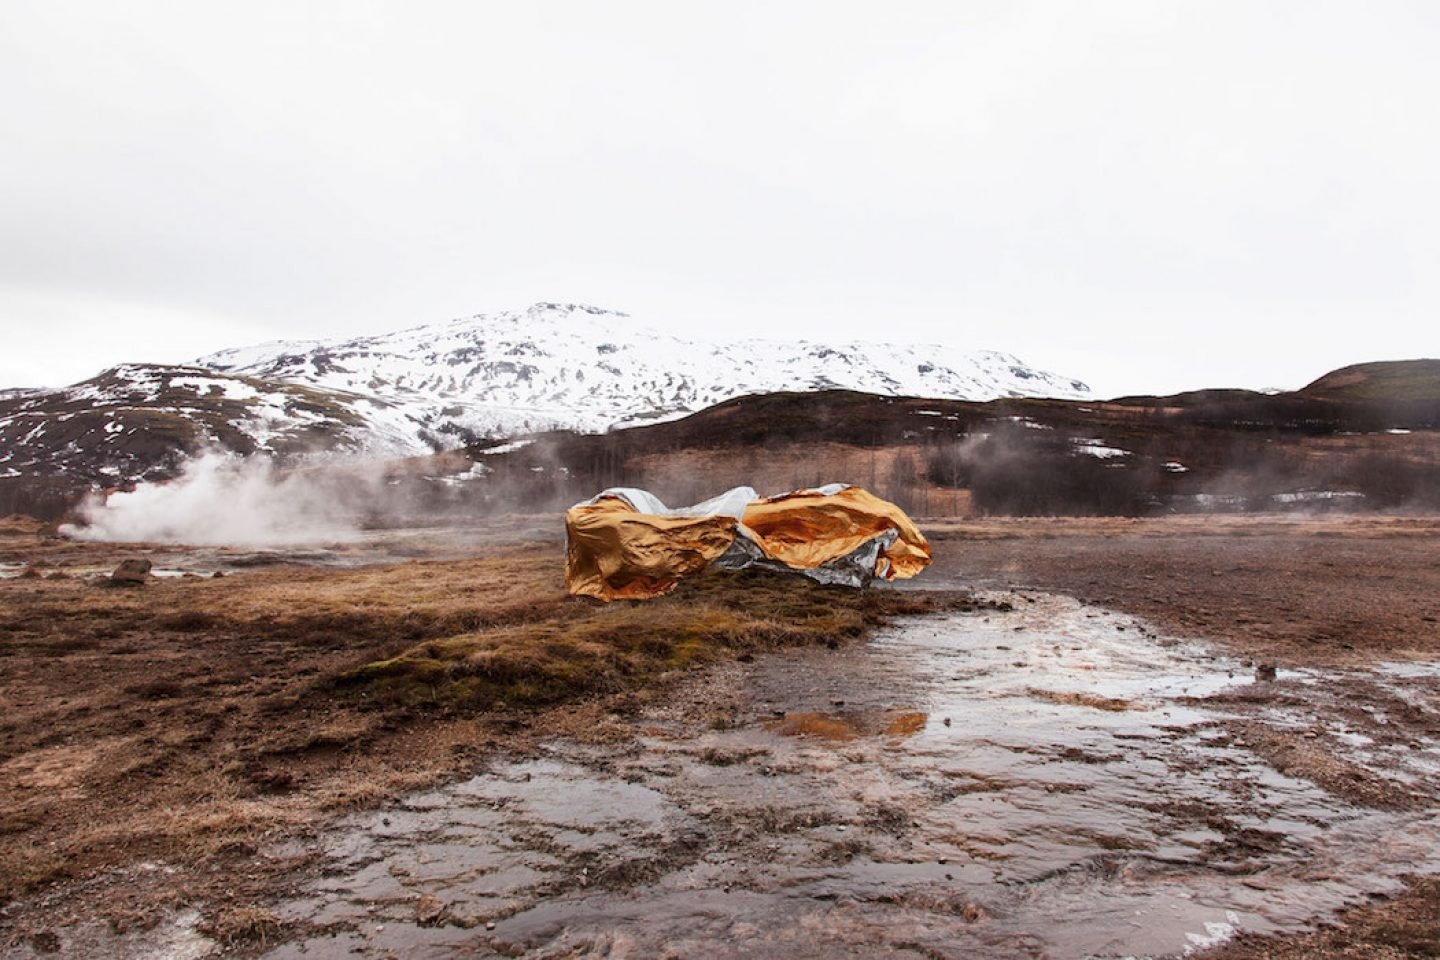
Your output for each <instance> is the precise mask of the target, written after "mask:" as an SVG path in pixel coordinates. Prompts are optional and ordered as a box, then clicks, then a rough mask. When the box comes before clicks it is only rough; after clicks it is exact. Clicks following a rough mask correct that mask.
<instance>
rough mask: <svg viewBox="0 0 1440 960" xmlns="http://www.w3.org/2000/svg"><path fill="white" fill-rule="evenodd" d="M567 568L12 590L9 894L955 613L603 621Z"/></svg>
mask: <svg viewBox="0 0 1440 960" xmlns="http://www.w3.org/2000/svg"><path fill="white" fill-rule="evenodd" d="M561 562H562V557H561V556H560V555H559V552H558V551H555V550H554V549H553V548H549V547H547V548H545V549H544V550H540V551H537V550H528V551H513V550H512V551H507V552H502V553H500V554H498V555H493V556H487V557H484V558H480V559H473V560H468V561H453V562H434V563H407V564H401V565H390V566H382V567H367V568H363V569H351V570H334V569H329V570H321V569H301V568H294V567H281V568H270V569H264V570H255V571H248V572H244V573H240V574H235V575H232V576H228V577H224V578H219V579H215V578H173V579H166V580H151V581H150V582H149V583H147V584H145V585H144V586H141V587H132V588H114V587H111V588H107V587H104V586H101V585H99V582H97V581H93V580H84V579H80V578H68V579H62V580H52V579H45V578H37V579H10V580H3V581H0V665H3V671H0V672H3V676H4V682H3V689H0V694H3V697H4V699H5V702H6V704H7V709H6V712H5V714H4V716H3V718H0V794H3V795H4V796H6V797H7V803H6V806H5V809H4V811H3V814H0V834H3V839H4V845H3V848H0V849H3V853H0V899H8V898H10V897H14V896H16V895H17V894H20V893H23V892H25V891H27V890H31V889H34V888H35V887H37V886H38V885H41V884H45V883H47V882H50V881H53V880H56V879H59V878H62V877H67V876H81V875H85V874H88V873H91V872H93V871H95V870H97V869H100V868H104V867H107V866H111V865H116V864H122V863H126V862H133V861H135V860H137V859H140V858H147V857H158V858H164V859H169V860H178V861H182V862H184V861H194V860H196V859H199V858H221V859H223V858H224V857H226V856H239V857H242V858H243V857H244V856H246V855H247V851H252V848H253V845H254V843H255V840H256V838H257V837H258V836H260V835H261V834H263V833H265V832H266V831H270V830H273V829H276V828H284V829H295V828H299V827H302V826H304V825H305V824H307V823H310V822H311V821H312V820H314V818H316V817H317V816H321V815H323V814H324V813H325V812H326V811H330V810H335V809H343V808H345V807H347V806H351V805H355V804H361V803H371V802H374V801H376V800H378V799H380V798H382V797H384V796H387V795H389V794H391V793H393V792H395V791H398V790H403V789H413V788H414V787H416V786H418V785H420V784H422V783H425V782H427V781H428V780H431V779H433V778H435V777H436V776H441V775H444V774H446V773H448V772H450V771H452V770H453V769H454V768H455V764H456V763H457V762H460V761H463V759H464V758H465V757H466V756H467V755H471V756H473V753H474V751H475V750H476V749H478V748H480V746H481V745H483V744H485V743H487V742H494V739H495V736H496V735H497V733H498V732H500V731H503V730H507V729H509V728H510V727H511V726H513V725H514V723H515V721H514V720H513V717H514V716H515V711H517V710H520V709H525V708H534V707H538V706H544V705H551V704H556V703H559V702H562V701H565V700H573V699H575V698H579V697H584V696H588V695H593V694H606V693H616V692H619V691H622V690H626V689H631V688H634V687H636V686H637V685H639V684H642V683H650V682H654V681H657V680H663V679H664V677H665V676H667V675H672V674H676V672H677V671H683V670H685V669H686V668H688V667H690V666H692V665H695V664H699V663H703V662H706V661H709V660H713V659H715V658H717V657H722V656H735V655H737V654H739V653H742V652H745V651H750V650H756V649H760V648H765V647H771V646H777V645H781V644H794V643H806V644H810V643H828V644H838V643H841V642H844V641H846V640H848V639H850V638H854V637H858V636H861V635H863V634H864V633H865V632H866V631H867V630H868V629H869V628H870V627H871V626H873V625H875V624H877V623H881V622H884V621H885V620H886V619H887V618H888V617H890V616H893V615H896V614H901V613H918V612H923V611H926V610H929V609H935V608H936V607H937V606H939V605H942V604H944V603H948V602H950V601H948V600H946V599H944V598H940V597H938V596H934V595H926V594H920V593H899V592H894V591H874V592H866V593H858V592H853V591H844V590H841V589H839V588H826V587H821V586H818V585H816V584H813V583H811V582H809V581H806V580H803V579H799V578H783V577H778V576H774V575H763V574H729V575H724V574H717V575H714V576H707V577H701V578H699V579H697V580H696V581H694V582H692V583H686V584H684V585H682V587H681V588H680V589H679V590H678V591H676V593H674V594H672V595H671V596H668V597H665V598H661V599H660V600H657V601H652V602H650V603H648V604H646V605H644V606H632V605H627V604H618V603H617V604H612V605H608V606H606V605H599V604H593V603H588V602H581V601H577V600H574V599H572V598H570V597H568V596H566V595H565V594H564V592H563V589H562V587H561ZM420 716H425V717H426V718H427V722H426V723H423V724H416V723H413V722H412V721H413V720H414V719H415V718H417V717H420ZM230 926H233V927H235V931H231V932H227V934H226V935H227V936H237V937H238V936H242V935H243V936H249V935H250V934H249V933H245V932H244V930H246V929H249V927H246V925H245V924H243V923H238V922H237V923H236V924H231V925H230ZM250 926H251V927H254V926H255V925H254V924H251V925H250ZM255 929H256V930H261V931H262V932H263V925H261V926H260V927H255ZM228 930H229V927H228V926H227V931H228ZM257 935H258V934H257Z"/></svg>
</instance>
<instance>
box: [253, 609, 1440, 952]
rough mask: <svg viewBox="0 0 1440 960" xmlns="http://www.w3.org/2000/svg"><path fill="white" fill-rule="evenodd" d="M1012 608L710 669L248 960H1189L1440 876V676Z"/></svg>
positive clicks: (370, 838)
mask: <svg viewBox="0 0 1440 960" xmlns="http://www.w3.org/2000/svg"><path fill="white" fill-rule="evenodd" d="M1003 599H1004V600H1005V601H1006V602H1007V603H1008V604H1009V605H1010V607H1011V608H1012V609H1010V610H1008V611H1004V610H982V611H979V612H976V613H972V614H956V615H950V616H947V617H945V618H939V619H927V620H921V621H912V622H909V623H907V624H905V625H903V626H900V627H895V628H890V629H887V630H885V631H882V632H881V633H880V634H879V635H877V636H876V637H875V638H874V639H872V640H871V641H870V642H868V643H864V644H859V645H855V646H853V647H844V648H841V649H838V650H833V651H832V650H824V649H815V650H802V651H789V652H785V653H779V654H773V655H765V656H761V657H758V658H756V659H754V660H753V661H751V662H747V663H734V664H730V665H726V666H723V667H720V668H718V669H712V670H710V671H707V672H706V673H705V674H704V677H703V679H698V680H696V681H695V682H693V683H691V684H688V685H687V686H685V687H684V688H682V689H680V690H677V691H676V693H675V695H674V696H672V697H670V698H669V699H668V700H667V701H665V702H664V704H663V705H662V706H658V707H650V708H647V709H645V710H644V711H642V712H641V713H640V714H639V715H638V716H635V717H631V718H626V721H627V722H628V724H629V725H630V727H631V728H632V730H633V733H634V735H633V736H631V737H611V736H600V735H595V736H586V735H583V733H582V735H580V736H571V737H556V738H550V739H541V740H539V741H537V742H536V743H535V744H534V746H533V748H532V749H531V750H529V751H528V752H527V753H526V754H525V755H510V756H504V757H499V758H496V759H494V760H491V761H488V762H487V763H486V765H485V766H484V768H483V769H481V770H480V771H478V772H477V773H476V775H475V776H473V777H470V778H468V779H464V780H460V781H457V782H454V783H452V784H450V785H448V786H444V787H440V788H438V789H433V790H428V791H425V792H421V793H418V794H413V795H410V796H408V797H406V798H405V799H403V800H402V801H400V802H398V803H394V804H391V805H387V806H385V807H382V808H380V809H376V810H371V811H367V812H364V813H359V814H355V815H352V816H350V817H348V818H346V819H344V820H342V821H341V822H339V823H338V824H337V825H336V826H335V827H334V828H333V829H331V830H329V831H327V832H325V833H324V834H322V835H321V836H320V838H319V839H318V840H317V841H316V842H315V844H314V849H312V850H311V851H309V852H310V853H313V854H316V855H317V856H316V858H315V860H314V863H315V866H313V867H311V868H310V869H309V871H308V872H307V874H306V875H305V877H303V878H301V881H300V882H299V884H298V885H297V887H296V888H295V889H296V893H295V895H294V896H291V897H288V898H286V899H283V900H281V901H279V902H276V903H272V904H270V905H269V906H268V908H267V909H268V911H269V915H270V917H271V918H273V923H274V941H275V942H273V943H266V944H264V945H263V946H262V945H258V944H257V945H252V947H251V949H250V951H247V952H255V953H261V954H263V955H265V956H270V957H341V956H372V957H386V956H406V957H451V956H522V955H523V956H535V957H571V956H611V957H627V956H631V957H654V956H675V957H688V956H749V957H754V956H761V957H764V956H773V957H797V956H800V957H803V956H817V957H818V956H826V957H832V956H875V955H879V954H886V955H895V956H915V957H1014V956H1035V957H1041V956H1044V957H1085V956H1101V957H1105V956H1174V955H1184V954H1189V953H1193V952H1195V951H1199V950H1203V949H1205V948H1208V947H1211V946H1215V945H1217V944H1221V943H1223V942H1225V941H1226V940H1227V939H1228V938H1230V937H1231V936H1232V935H1233V934H1235V933H1236V932H1237V931H1250V932H1258V933H1267V932H1275V931H1282V932H1283V931H1295V930H1303V929H1306V928H1308V927H1311V926H1313V925H1315V924H1316V923H1317V922H1320V921H1322V920H1324V919H1326V918H1327V917H1329V916H1331V915H1332V914H1334V912H1335V911H1337V910H1339V909H1341V908H1344V907H1346V906H1349V905H1352V904H1356V903H1359V902H1362V901H1363V900H1365V899H1366V898H1368V897H1370V896H1373V895H1376V894H1392V893H1395V892H1397V891H1399V890H1400V889H1401V888H1402V886H1403V878H1404V877H1407V876H1412V875H1420V874H1427V873H1433V872H1437V871H1440V809H1437V806H1436V799H1437V798H1436V784H1437V783H1440V729H1437V727H1436V718H1437V716H1440V692H1437V690H1440V684H1437V679H1440V670H1437V669H1436V666H1435V664H1433V663H1425V662H1407V663H1395V664H1379V665H1371V666H1367V667H1358V668H1354V669H1345V670H1339V669H1331V670H1321V669H1304V670H1286V669H1283V668H1282V669H1281V670H1280V671H1279V672H1278V675H1277V676H1276V678H1275V679H1274V680H1268V679H1265V680H1257V679H1256V670H1255V665H1254V664H1253V663H1246V662H1244V661H1242V660H1240V659H1235V658H1231V657H1226V656H1222V655H1220V654H1219V653H1217V652H1215V651H1214V650H1212V649H1209V648H1207V647H1205V646H1202V645H1199V644H1196V643H1193V642H1189V641H1186V640H1184V639H1183V638H1176V637H1171V636H1164V635H1160V634H1158V633H1157V632H1156V631H1155V630H1153V629H1152V628H1151V627H1149V626H1148V625H1147V624H1146V623H1145V622H1144V621H1141V620H1137V619H1135V618H1132V617H1129V616H1126V615H1122V614H1116V613H1112V612H1109V611H1106V610H1103V609H1100V608H1096V607H1089V606H1085V605H1083V604H1081V603H1079V602H1077V601H1074V600H1070V599H1067V598H1064V597H1060V596H1055V595H1049V594H1042V593H1037V592H1029V593H1023V594H1015V595H1010V596H1008V597H1005V598H1003ZM294 852H295V851H293V850H276V851H273V853H274V855H275V856H285V855H288V854H293V853H294Z"/></svg>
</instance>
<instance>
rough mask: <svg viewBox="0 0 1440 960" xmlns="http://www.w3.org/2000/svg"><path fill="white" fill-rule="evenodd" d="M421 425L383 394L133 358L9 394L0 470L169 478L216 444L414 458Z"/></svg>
mask: <svg viewBox="0 0 1440 960" xmlns="http://www.w3.org/2000/svg"><path fill="white" fill-rule="evenodd" d="M417 429H418V428H417V425H416V424H415V423H414V422H412V421H410V420H409V419H408V418H407V417H406V415H405V413H404V412H403V411H402V410H400V409H399V408H397V407H396V406H395V405H393V404H390V403H387V402H386V401H385V400H384V399H383V398H378V397H374V396H368V395H367V396H358V395H353V394H346V393H344V392H341V391H333V390H321V389H317V388H315V387H310V386H306V385H303V384H295V383H282V382H279V381H274V380H265V379H261V378H257V377H246V376H242V375H234V374H222V373H217V372H216V371H214V370H209V369H206V368H203V367H193V366H160V365H155V364H124V365H121V366H118V367H113V368H111V369H109V370H106V371H105V372H104V373H102V374H100V375H99V376H97V377H94V378H92V379H90V380H86V381H83V382H82V383H77V384H75V385H74V386H70V387H64V388H61V389H58V390H23V391H10V392H9V394H8V395H5V396H0V480H4V479H10V478H14V477H25V476H51V477H64V478H67V479H69V480H73V481H76V482H85V483H91V484H96V485H100V486H105V485H113V484H117V483H122V482H128V481H132V480H140V479H150V478H163V477H167V476H169V475H171V474H172V473H173V472H174V470H175V469H176V468H177V467H178V465H179V464H180V462H181V461H182V460H184V459H185V458H186V457H187V456H190V455H193V454H195V453H198V452H200V451H201V450H204V449H210V448H218V449H224V450H233V451H235V452H237V453H241V454H247V455H248V454H252V453H261V454H265V455H269V456H274V457H279V458H282V459H293V458H297V457H302V456H304V455H306V454H309V453H317V452H318V453H323V454H325V455H327V456H329V455H333V454H342V455H343V454H354V455H357V456H381V457H383V456H403V455H406V454H410V453H413V452H415V451H416V450H417V449H424V450H426V451H428V450H429V449H430V447H429V446H426V445H425V444H424V441H423V439H422V438H421V436H420V435H419V434H417ZM432 439H433V440H434V444H435V445H445V444H444V440H443V439H442V438H432ZM459 442H460V441H459V440H452V441H451V444H450V445H458V444H459Z"/></svg>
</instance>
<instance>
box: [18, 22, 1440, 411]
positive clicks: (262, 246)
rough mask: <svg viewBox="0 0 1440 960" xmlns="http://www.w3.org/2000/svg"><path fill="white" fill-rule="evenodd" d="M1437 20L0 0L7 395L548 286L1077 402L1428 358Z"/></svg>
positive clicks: (543, 293) (354, 329) (458, 310)
mask: <svg viewBox="0 0 1440 960" xmlns="http://www.w3.org/2000/svg"><path fill="white" fill-rule="evenodd" d="M1437 50H1440V3H1434V2H1430V0H1417V2H1414V3H1401V2H1388V3H1387V2H1383V0H1354V2H1350V3H1324V2H1317V0H1297V2H1293V3H1270V2H1260V0H1242V2H1236V3H1223V2H1216V0H1203V2H1164V0H1136V2H1089V3H1073V2H1063V3H1062V2H1054V3H1026V2H1017V0H1004V2H993V3H992V2H973V0H971V2H966V0H946V2H939V3H933V4H932V3H918V2H910V3H894V4H874V3H866V4H849V3H839V2H835V0H824V2H814V3H799V2H793V3H786V2H777V0H769V2H764V3H760V2H755V3H749V2H736V0H727V2H724V3H718V2H716V3H709V4H699V3H675V2H673V0H665V2H656V3H624V2H608V3H594V2H574V3H561V2H519V3H517V2H506V3H500V2H489V3H487V2H466V3H460V2H456V3H426V2H416V0H407V2H396V3H366V2H357V0H344V2H334V3H303V2H295V0H284V2H278V3H269V2H261V0H246V2H243V3H241V2H234V3H196V2H193V0H180V2H174V3H149V2H137V0H127V2H124V3H115V2H112V0H105V2H93V3H76V2H65V0H36V2H30V0H4V2H3V3H0V325H3V326H0V329H3V340H0V386H6V385H22V384H23V385H32V384H42V383H43V384H59V383H65V382H70V381H74V380H77V379H80V378H83V377H86V376H90V375H92V374H94V373H95V372H97V371H98V370H99V369H101V368H103V367H105V366H108V365H111V364H114V363H117V362H121V361H127V360H152V361H167V362H168V361H180V360H184V359H188V358H192V357H195V356H197V355H199V354H202V353H205V352H209V351H212V350H216V349H220V348H223V347H227V346H236V345H241V344H245V343H249V342H254V341H258V340H265V339H273V338H278V337H297V338H298V337H335V336H349V335H358V334H365V333H379V332H384V331H388V330H392V329H397V328H400V327H405V326H413V325H415V324H419V323H425V322H430V321H438V320H443V319H446V318H449V317H453V316H459V315H465V314H471V313H477V312H486V311H493V310H502V309H507V308H519V307H523V306H525V305H527V304H529V303H531V302H534V301H536V300H565V301H580V302H586V303H593V304H596V305H600V306H605V307H610V308H614V309H620V310H626V311H629V312H631V313H634V314H637V315H640V316H643V317H645V318H647V319H650V320H653V321H655V322H656V323H657V324H662V325H664V326H666V327H667V328H669V329H672V330H673V331H675V332H676V333H681V334H684V333H686V332H689V331H704V332H707V333H711V334H714V333H715V332H716V331H724V333H725V335H730V336H742V337H743V336H768V337H785V338H809V339H837V340H856V339H862V340H863V339H875V340H895V341H919V342H947V343H954V344H960V345H964V346H967V347H969V346H973V347H975V348H992V349H1000V350H1006V351H1010V352H1013V353H1016V354H1018V355H1020V356H1021V357H1023V358H1024V359H1026V360H1027V361H1029V362H1031V363H1033V364H1035V365H1037V366H1041V367H1045V368H1047V369H1051V370H1055V371H1057V372H1060V373H1064V374H1067V375H1071V376H1075V377H1079V378H1081V379H1085V380H1087V381H1089V382H1090V383H1091V384H1092V385H1093V386H1094V387H1095V388H1096V390H1097V391H1098V392H1100V393H1101V394H1105V395H1114V394H1119V393H1130V392H1142V391H1143V392H1169V391H1174V390H1180V389H1188V388H1193V387H1199V386H1215V385H1234V386H1249V387H1272V386H1274V387H1296V386H1299V385H1302V384H1303V383H1305V382H1307V381H1308V380H1310V379H1312V378H1313V377H1315V376H1318V375H1319V374H1321V373H1323V372H1325V371H1326V370H1328V369H1331V368H1333V367H1336V366H1340V365H1343V364H1346V363H1351V362H1357V361H1362V360H1372V359H1396V358H1404V357H1416V356H1437V355H1440V276H1437V265H1440V106H1437V94H1440V56H1437V55H1436V51H1437Z"/></svg>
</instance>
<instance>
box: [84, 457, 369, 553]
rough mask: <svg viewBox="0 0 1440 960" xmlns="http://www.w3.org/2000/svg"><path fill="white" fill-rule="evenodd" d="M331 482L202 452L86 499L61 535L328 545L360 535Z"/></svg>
mask: <svg viewBox="0 0 1440 960" xmlns="http://www.w3.org/2000/svg"><path fill="white" fill-rule="evenodd" d="M343 500H344V498H342V497H340V496H337V491H336V490H335V489H334V488H333V486H332V485H330V484H327V483H325V482H323V481H322V480H320V479H318V478H317V477H315V476H313V475H310V474H304V473H288V474H281V473H278V472H277V471H276V470H275V468H274V466H273V465H272V464H271V463H270V462H269V461H268V460H263V459H260V458H256V459H252V460H243V459H240V458H237V457H231V456H227V455H225V454H222V453H207V454H204V455H202V456H200V457H197V458H196V459H194V460H191V461H190V462H189V463H187V464H186V465H185V468H184V470H183V471H182V472H181V474H180V476H179V477H177V478H176V479H174V480H171V481H169V482H166V483H142V484H140V485H139V486H138V487H136V488H135V489H134V490H131V491H124V492H118V493H111V494H110V495H108V496H106V497H95V498H92V499H90V500H87V501H86V502H85V503H84V504H82V505H81V507H80V508H79V513H80V516H81V518H82V519H83V520H84V523H83V524H66V525H65V526H62V527H61V528H60V533H61V534H62V535H64V536H67V537H73V538H75V539H77V540H103V541H113V542H142V541H143V542H152V543H186V544H207V545H234V546H295V545H299V544H314V543H331V542H334V541H337V540H346V539H351V538H353V537H355V536H356V535H357V533H358V531H357V529H356V526H355V524H354V521H353V513H352V512H351V511H350V510H347V509H346V507H345V506H344V502H343Z"/></svg>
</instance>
